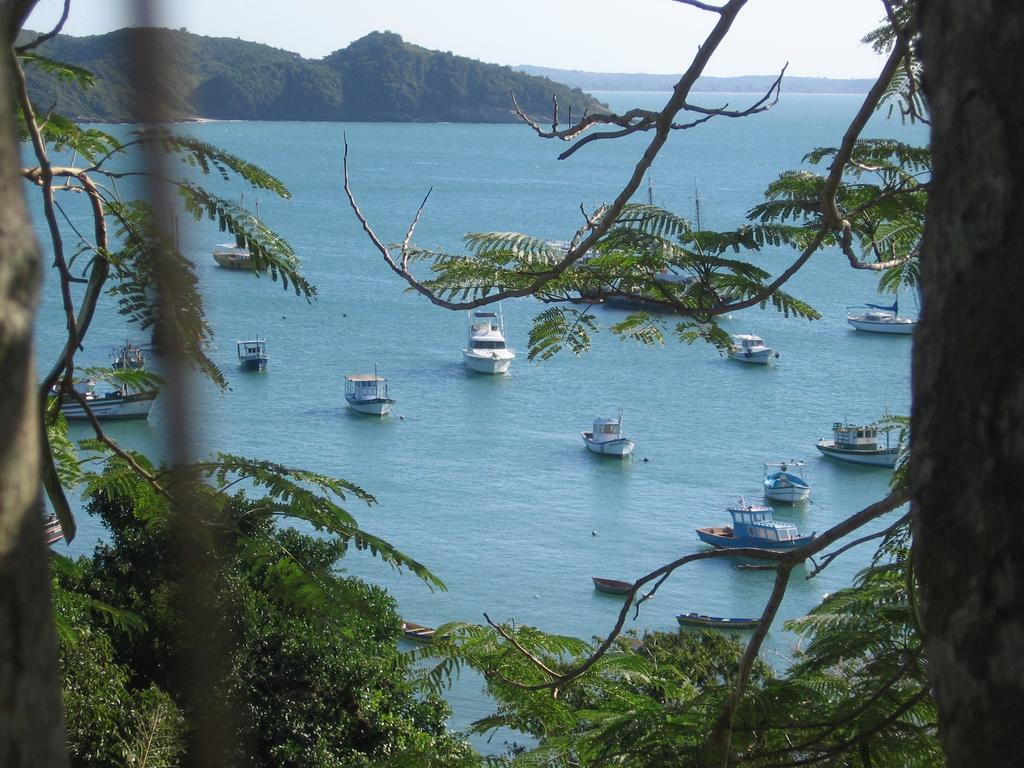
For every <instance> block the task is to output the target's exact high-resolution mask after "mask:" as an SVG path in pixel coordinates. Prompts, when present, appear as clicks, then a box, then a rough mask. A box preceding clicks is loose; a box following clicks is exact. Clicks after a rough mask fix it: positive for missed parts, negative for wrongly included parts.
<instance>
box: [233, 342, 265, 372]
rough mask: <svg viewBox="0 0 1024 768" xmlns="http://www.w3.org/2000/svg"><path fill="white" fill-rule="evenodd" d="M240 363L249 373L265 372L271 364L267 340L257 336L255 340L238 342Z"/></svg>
mask: <svg viewBox="0 0 1024 768" xmlns="http://www.w3.org/2000/svg"><path fill="white" fill-rule="evenodd" d="M238 362H239V364H240V365H241V366H242V367H243V368H245V370H247V371H262V370H264V369H265V368H266V367H267V363H268V362H270V355H269V354H268V353H267V340H266V339H261V338H260V337H259V336H257V337H256V338H255V339H249V340H247V341H240V342H238Z"/></svg>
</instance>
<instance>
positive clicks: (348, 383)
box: [345, 366, 395, 416]
mask: <svg viewBox="0 0 1024 768" xmlns="http://www.w3.org/2000/svg"><path fill="white" fill-rule="evenodd" d="M345 400H346V401H347V402H348V404H349V405H350V406H351V407H352V410H354V411H358V412H359V413H368V414H370V415H371V416H385V415H387V413H388V412H389V411H390V410H391V406H393V405H394V404H395V401H394V399H393V398H391V397H389V396H388V380H387V379H385V378H384V377H383V376H378V375H377V368H376V366H374V369H373V373H357V374H353V375H351V376H346V377H345Z"/></svg>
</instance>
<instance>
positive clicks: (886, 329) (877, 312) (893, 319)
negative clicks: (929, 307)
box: [846, 299, 917, 334]
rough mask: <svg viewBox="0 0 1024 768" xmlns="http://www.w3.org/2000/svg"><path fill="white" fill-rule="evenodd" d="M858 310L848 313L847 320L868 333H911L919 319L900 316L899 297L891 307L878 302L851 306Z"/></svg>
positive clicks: (859, 329)
mask: <svg viewBox="0 0 1024 768" xmlns="http://www.w3.org/2000/svg"><path fill="white" fill-rule="evenodd" d="M849 309H853V310H857V311H854V312H850V313H848V314H847V315H846V322H848V323H849V324H850V325H852V326H853V327H854V328H856V329H857V330H858V331H867V332H868V333H899V334H909V333H913V332H914V328H916V327H917V321H916V320H912V319H910V318H909V317H900V314H899V312H900V302H899V299H897V300H896V301H894V302H893V304H892V306H891V307H885V306H880V305H878V304H864V306H863V307H849Z"/></svg>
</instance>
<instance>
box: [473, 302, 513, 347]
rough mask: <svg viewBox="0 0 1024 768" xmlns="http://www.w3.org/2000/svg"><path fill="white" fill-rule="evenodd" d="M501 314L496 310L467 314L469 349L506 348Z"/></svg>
mask: <svg viewBox="0 0 1024 768" xmlns="http://www.w3.org/2000/svg"><path fill="white" fill-rule="evenodd" d="M502 325H503V323H502V320H501V315H500V314H498V313H497V312H484V311H476V312H471V313H470V316H469V349H470V350H476V349H480V350H493V349H506V348H507V347H506V345H505V335H504V329H503V327H502Z"/></svg>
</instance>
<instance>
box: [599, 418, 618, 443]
mask: <svg viewBox="0 0 1024 768" xmlns="http://www.w3.org/2000/svg"><path fill="white" fill-rule="evenodd" d="M592 434H593V438H592V439H593V441H594V442H595V443H607V442H609V441H611V440H618V439H620V438H621V437H622V420H621V419H594V431H593V433H592Z"/></svg>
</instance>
